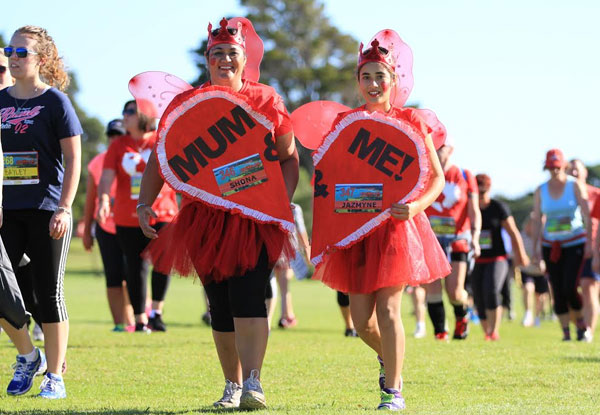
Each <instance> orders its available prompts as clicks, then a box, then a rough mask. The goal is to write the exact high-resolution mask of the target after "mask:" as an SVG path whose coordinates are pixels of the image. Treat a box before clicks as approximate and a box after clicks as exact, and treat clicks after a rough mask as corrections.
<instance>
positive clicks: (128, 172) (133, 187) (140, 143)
mask: <svg viewBox="0 0 600 415" xmlns="http://www.w3.org/2000/svg"><path fill="white" fill-rule="evenodd" d="M155 142H156V134H155V133H153V134H151V135H149V136H147V137H146V138H144V139H141V140H134V139H133V138H132V137H131V136H129V135H124V136H122V137H119V138H117V139H116V140H114V141H113V142H112V143H111V144H110V146H109V147H108V151H107V152H106V156H105V158H104V168H105V169H112V170H114V171H115V172H116V178H117V180H116V181H117V193H116V195H115V203H114V206H113V209H114V212H115V223H116V224H117V225H118V226H130V227H138V226H139V222H138V216H137V212H136V206H137V204H138V198H139V191H140V184H141V180H142V174H143V172H144V169H145V168H146V162H147V161H148V157H150V154H151V152H152V148H153V147H154V144H155ZM152 209H154V211H155V212H156V214H157V215H158V218H157V219H151V222H150V223H151V224H154V223H156V222H169V221H171V220H172V219H173V217H174V216H175V214H176V213H177V200H176V197H175V192H174V191H173V190H172V189H171V188H170V187H169V186H167V185H166V184H165V185H164V186H163V188H162V189H161V191H160V193H159V195H158V197H157V198H156V200H155V202H154V204H153V205H152Z"/></svg>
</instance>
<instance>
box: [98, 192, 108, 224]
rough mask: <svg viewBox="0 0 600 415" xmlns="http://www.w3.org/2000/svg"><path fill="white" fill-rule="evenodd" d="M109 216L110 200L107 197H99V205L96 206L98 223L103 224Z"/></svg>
mask: <svg viewBox="0 0 600 415" xmlns="http://www.w3.org/2000/svg"><path fill="white" fill-rule="evenodd" d="M109 216H110V200H109V199H108V198H101V199H100V206H99V207H98V217H97V218H96V219H97V220H98V223H101V224H103V225H104V224H105V223H106V220H107V219H108V217H109Z"/></svg>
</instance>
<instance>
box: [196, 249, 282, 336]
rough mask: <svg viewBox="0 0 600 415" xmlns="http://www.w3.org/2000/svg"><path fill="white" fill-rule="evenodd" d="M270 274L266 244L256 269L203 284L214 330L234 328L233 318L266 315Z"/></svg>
mask: <svg viewBox="0 0 600 415" xmlns="http://www.w3.org/2000/svg"><path fill="white" fill-rule="evenodd" d="M270 274H271V268H269V258H268V256H267V250H266V249H264V248H263V250H262V252H261V253H260V257H259V258H258V263H257V264H256V267H255V268H254V269H252V270H250V271H248V272H246V273H245V274H244V275H239V276H235V277H231V278H228V279H226V280H224V281H221V282H211V283H209V284H206V285H204V290H205V291H206V295H207V296H208V304H209V308H210V317H211V326H212V328H213V330H214V331H219V332H233V331H235V327H234V324H233V319H234V318H256V317H262V318H266V317H267V307H266V305H265V293H266V289H267V285H269V275H270Z"/></svg>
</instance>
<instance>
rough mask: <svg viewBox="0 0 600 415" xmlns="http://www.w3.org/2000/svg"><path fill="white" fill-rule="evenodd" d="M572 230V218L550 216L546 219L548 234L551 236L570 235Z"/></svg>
mask: <svg viewBox="0 0 600 415" xmlns="http://www.w3.org/2000/svg"><path fill="white" fill-rule="evenodd" d="M572 230H573V226H572V225H571V217H570V216H553V217H552V216H549V217H547V218H546V232H548V234H550V235H561V234H568V233H570V232H571V231H572Z"/></svg>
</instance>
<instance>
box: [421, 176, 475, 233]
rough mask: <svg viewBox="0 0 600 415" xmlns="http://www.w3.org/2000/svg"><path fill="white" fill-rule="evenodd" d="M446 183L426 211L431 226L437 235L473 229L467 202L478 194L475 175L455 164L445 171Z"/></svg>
mask: <svg viewBox="0 0 600 415" xmlns="http://www.w3.org/2000/svg"><path fill="white" fill-rule="evenodd" d="M445 176H446V185H445V186H444V190H443V192H442V193H441V194H440V195H439V196H438V198H437V200H436V201H435V202H433V203H432V204H431V206H429V207H428V208H427V209H426V210H425V213H426V214H427V216H428V217H429V221H430V222H431V228H432V229H433V231H434V232H435V234H436V235H437V236H448V237H451V236H454V235H460V234H462V233H465V232H469V231H470V230H471V221H470V220H469V215H468V209H467V202H468V200H469V197H470V196H471V195H472V194H474V195H477V194H478V193H479V190H478V188H477V182H476V181H475V177H474V176H473V174H471V172H470V171H468V170H461V169H460V168H458V167H457V166H455V165H452V166H450V168H449V169H448V170H446V172H445Z"/></svg>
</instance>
